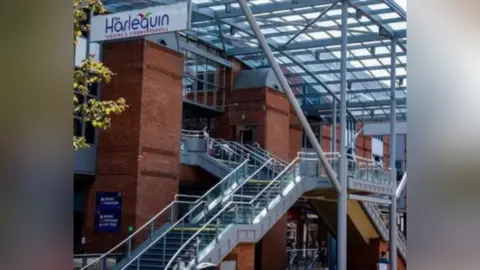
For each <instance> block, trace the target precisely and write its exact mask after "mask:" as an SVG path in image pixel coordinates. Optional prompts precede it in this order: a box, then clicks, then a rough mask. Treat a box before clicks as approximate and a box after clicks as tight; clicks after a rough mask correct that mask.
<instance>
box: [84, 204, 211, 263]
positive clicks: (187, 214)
mask: <svg viewBox="0 0 480 270" xmlns="http://www.w3.org/2000/svg"><path fill="white" fill-rule="evenodd" d="M202 204H203V202H202V203H200V204H197V205H195V206H194V207H193V208H192V209H190V211H188V212H187V213H186V214H185V215H183V217H182V218H180V219H179V220H178V221H177V222H175V223H174V224H173V225H172V226H170V228H168V229H167V230H166V231H165V232H163V233H162V234H161V235H160V236H159V237H157V239H155V240H153V241H152V243H150V244H149V245H148V246H147V247H145V248H144V249H143V250H142V251H140V252H139V253H138V254H137V255H135V257H133V258H132V259H130V260H129V261H128V262H127V263H126V264H125V265H124V266H123V267H122V268H121V270H123V269H125V268H126V267H128V266H130V264H132V262H134V261H135V260H136V259H138V258H140V256H142V255H143V254H144V253H145V252H146V251H147V250H148V249H149V248H151V247H152V246H153V245H155V244H156V243H157V242H158V241H159V240H160V239H162V238H163V237H164V236H165V235H167V234H168V233H169V232H170V231H172V229H173V228H175V226H177V225H178V224H180V221H183V220H184V219H185V218H186V217H187V216H189V215H190V214H191V212H193V210H195V209H196V208H197V207H199V206H200V205H202ZM81 270H82V269H81Z"/></svg>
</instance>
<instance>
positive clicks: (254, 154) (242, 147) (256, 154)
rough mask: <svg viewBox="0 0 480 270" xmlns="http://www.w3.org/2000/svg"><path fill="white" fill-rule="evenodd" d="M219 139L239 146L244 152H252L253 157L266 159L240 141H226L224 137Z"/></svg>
mask: <svg viewBox="0 0 480 270" xmlns="http://www.w3.org/2000/svg"><path fill="white" fill-rule="evenodd" d="M219 140H220V141H222V142H225V143H227V144H230V145H232V144H233V145H234V146H236V147H239V148H241V149H243V150H245V151H246V152H248V153H250V154H253V155H252V156H255V157H257V158H260V159H262V160H263V161H266V160H267V158H265V157H262V156H261V155H259V154H258V153H255V151H252V150H250V149H248V148H247V147H245V146H244V145H242V144H241V143H238V142H235V141H227V140H224V139H219Z"/></svg>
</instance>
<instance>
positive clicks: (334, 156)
mask: <svg viewBox="0 0 480 270" xmlns="http://www.w3.org/2000/svg"><path fill="white" fill-rule="evenodd" d="M299 155H300V157H301V159H302V160H303V161H304V162H305V164H306V166H305V167H308V166H307V164H310V165H309V166H312V168H315V169H314V171H315V173H314V174H313V175H309V176H315V177H319V176H326V171H325V170H324V169H321V165H320V162H319V161H320V160H319V159H318V157H317V155H316V153H314V152H300V153H299ZM325 156H326V157H327V159H328V160H329V161H330V163H331V165H332V168H333V169H334V171H337V172H338V168H339V165H340V153H338V152H333V153H331V152H330V153H325ZM311 170H313V169H311ZM347 170H348V176H350V177H353V178H355V179H357V180H364V181H368V182H372V183H378V184H386V185H388V184H389V183H390V178H389V175H388V172H386V171H385V170H384V168H383V167H382V166H379V165H378V164H376V163H375V162H373V161H372V160H370V159H368V158H364V157H359V156H353V155H350V154H347Z"/></svg>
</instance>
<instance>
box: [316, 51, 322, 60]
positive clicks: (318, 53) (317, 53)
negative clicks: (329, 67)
mask: <svg viewBox="0 0 480 270" xmlns="http://www.w3.org/2000/svg"><path fill="white" fill-rule="evenodd" d="M320 54H321V52H320V50H317V51H316V52H315V60H318V61H320Z"/></svg>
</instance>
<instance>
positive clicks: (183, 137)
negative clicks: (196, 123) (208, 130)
mask: <svg viewBox="0 0 480 270" xmlns="http://www.w3.org/2000/svg"><path fill="white" fill-rule="evenodd" d="M192 138H196V139H203V138H205V135H204V132H203V131H201V130H186V129H182V130H181V131H180V151H183V150H184V149H185V142H186V141H187V140H188V139H192Z"/></svg>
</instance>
